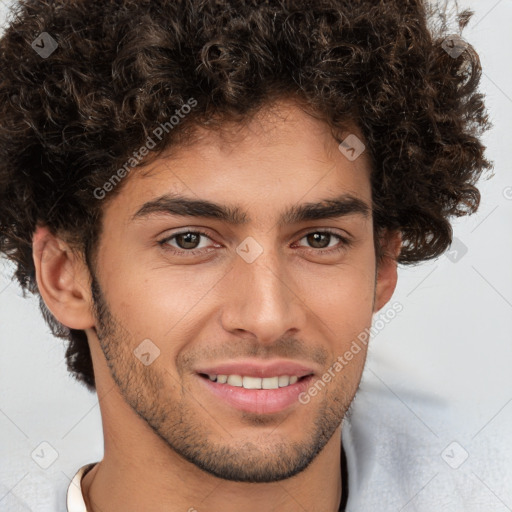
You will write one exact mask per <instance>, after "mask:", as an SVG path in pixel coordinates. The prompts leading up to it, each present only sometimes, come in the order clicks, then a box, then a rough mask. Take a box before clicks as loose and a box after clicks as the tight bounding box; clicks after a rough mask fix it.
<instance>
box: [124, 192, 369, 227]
mask: <svg viewBox="0 0 512 512" xmlns="http://www.w3.org/2000/svg"><path fill="white" fill-rule="evenodd" d="M159 214H166V215H178V216H182V217H202V218H208V219H215V220H221V221H223V222H226V223H228V224H232V225H243V224H248V223H249V222H250V220H251V219H250V217H249V216H248V215H247V213H246V212H245V211H244V210H243V209H241V208H240V207H239V206H234V207H232V206H228V205H221V204H217V203H213V202H211V201H207V200H203V199H192V198H189V197H186V196H183V195H180V194H164V195H162V196H160V197H158V198H156V199H154V200H152V201H148V202H146V203H144V204H143V205H142V207H141V208H140V209H139V210H138V211H137V212H136V213H135V214H134V215H133V216H132V220H136V219H141V218H146V217H149V216H153V215H159ZM370 214H371V208H370V206H368V204H366V203H365V202H364V201H363V200H361V199H359V198H357V197H355V196H353V195H351V194H342V195H340V196H338V197H335V198H327V199H323V200H321V201H320V202H312V203H303V204H299V205H293V206H291V207H289V208H288V209H286V210H285V211H284V212H283V213H282V214H281V216H280V218H279V221H278V225H279V226H283V225H285V224H298V223H300V222H305V221H310V220H320V219H336V218H340V217H345V216H347V215H361V216H363V217H364V218H368V217H369V216H370Z"/></svg>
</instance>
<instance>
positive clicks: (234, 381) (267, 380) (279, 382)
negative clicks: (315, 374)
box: [199, 373, 311, 389]
mask: <svg viewBox="0 0 512 512" xmlns="http://www.w3.org/2000/svg"><path fill="white" fill-rule="evenodd" d="M310 375H311V374H309V375H303V376H301V377H299V376H297V375H274V376H272V377H253V376H250V375H236V374H234V375H222V374H219V375H215V374H207V373H199V376H200V377H202V378H203V379H208V380H210V381H211V382H216V383H218V384H226V385H228V386H235V387H241V388H244V389H279V388H285V387H288V386H292V385H293V384H295V383H296V382H299V381H303V380H304V379H306V378H307V377H309V376H310Z"/></svg>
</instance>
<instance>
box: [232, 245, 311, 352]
mask: <svg viewBox="0 0 512 512" xmlns="http://www.w3.org/2000/svg"><path fill="white" fill-rule="evenodd" d="M262 240H263V237H261V238H259V239H258V242H256V241H255V240H254V239H252V240H247V239H246V240H245V241H244V242H242V243H241V244H240V246H239V247H238V248H237V253H238V254H237V257H236V259H235V261H234V268H233V269H232V272H231V274H232V277H231V281H230V290H229V291H228V292H227V296H226V299H227V300H226V301H224V311H223V324H224V328H225V329H226V330H229V331H233V330H244V331H248V332H251V333H252V334H253V335H254V336H255V337H256V338H257V339H258V340H259V341H261V342H265V341H267V342H272V341H274V340H275V339H277V338H279V337H280V336H283V335H284V334H285V333H286V332H287V331H289V330H290V329H294V328H300V322H301V320H302V317H301V313H300V309H301V308H300V304H298V303H300V301H298V298H297V296H296V293H297V292H295V291H294V290H293V288H294V287H295V286H294V283H292V282H291V277H290V275H289V272H287V271H286V266H285V262H284V261H283V257H282V255H280V254H279V253H278V252H277V251H275V250H274V249H273V248H271V242H270V239H269V238H267V239H266V240H267V241H266V242H265V243H264V242H263V241H262ZM256 244H257V245H256Z"/></svg>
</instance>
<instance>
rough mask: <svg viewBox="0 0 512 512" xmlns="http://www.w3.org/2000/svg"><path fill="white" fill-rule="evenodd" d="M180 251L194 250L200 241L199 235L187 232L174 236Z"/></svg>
mask: <svg viewBox="0 0 512 512" xmlns="http://www.w3.org/2000/svg"><path fill="white" fill-rule="evenodd" d="M174 238H175V240H176V244H177V245H178V247H179V248H180V249H196V248H197V245H198V244H199V242H200V240H201V234H200V233H195V232H192V231H189V232H187V233H179V234H178V235H175V236H174Z"/></svg>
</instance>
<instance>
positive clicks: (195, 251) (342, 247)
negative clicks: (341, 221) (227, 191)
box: [158, 229, 352, 256]
mask: <svg viewBox="0 0 512 512" xmlns="http://www.w3.org/2000/svg"><path fill="white" fill-rule="evenodd" d="M187 233H193V234H194V235H203V236H205V237H206V238H209V239H210V240H211V237H210V235H209V234H208V233H206V232H204V231H201V230H200V229H195V230H191V229H189V230H186V231H181V232H179V233H174V234H173V235H171V236H168V237H166V238H164V239H163V240H160V241H159V242H158V244H159V245H160V246H162V248H163V249H164V250H165V251H170V252H171V253H172V254H173V255H176V256H183V255H189V256H196V255H198V254H204V253H205V249H190V250H185V249H181V250H177V249H175V248H173V247H172V246H170V245H169V244H168V243H167V242H169V240H172V239H173V238H175V237H177V236H179V235H186V234H187ZM315 233H320V234H329V235H331V236H334V237H336V238H337V239H338V240H339V241H340V242H341V245H340V246H339V247H334V248H331V249H314V248H309V250H310V251H313V252H316V253H320V254H333V253H338V252H341V251H343V250H345V249H346V248H347V247H350V246H351V245H352V241H351V240H349V239H348V238H346V237H344V236H342V235H340V234H339V233H335V232H334V231H332V230H330V229H321V230H314V231H310V232H308V233H305V234H304V235H303V236H301V237H300V239H299V241H300V240H302V239H303V238H305V237H307V236H309V235H312V234H315ZM208 252H211V251H208Z"/></svg>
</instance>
